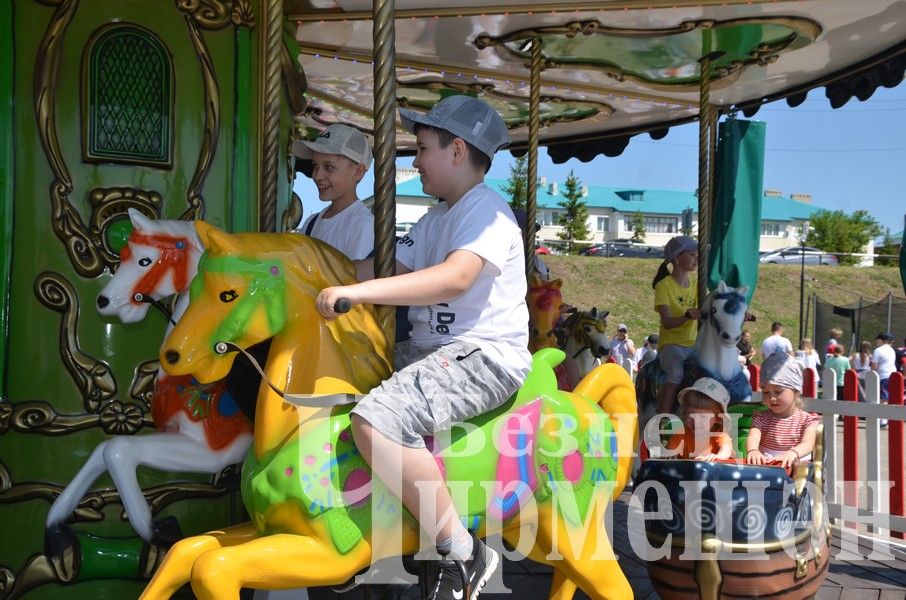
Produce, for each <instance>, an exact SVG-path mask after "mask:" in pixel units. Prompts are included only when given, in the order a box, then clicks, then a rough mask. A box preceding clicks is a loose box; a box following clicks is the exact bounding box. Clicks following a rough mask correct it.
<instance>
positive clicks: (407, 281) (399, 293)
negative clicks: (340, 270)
mask: <svg viewBox="0 0 906 600" xmlns="http://www.w3.org/2000/svg"><path fill="white" fill-rule="evenodd" d="M484 264H485V260H484V259H483V258H481V257H480V256H478V255H477V254H475V253H474V252H470V251H468V250H454V251H453V252H451V253H450V254H448V255H447V258H445V259H444V262H442V263H440V264H439V265H435V266H433V267H429V268H427V269H423V270H421V271H415V272H410V273H404V274H401V275H396V276H394V277H383V278H379V279H371V280H368V281H363V282H361V283H357V284H355V285H345V286H339V287H329V288H324V289H323V290H321V293H320V294H318V300H317V302H316V304H317V307H318V312H320V313H321V314H322V315H323V316H324V317H326V318H328V319H331V318H334V317H336V316H337V313H336V312H335V311H334V304H335V303H336V301H337V300H339V299H341V298H345V299H347V300H349V302H350V303H351V304H352V305H353V306H354V305H356V304H390V305H395V306H427V305H429V304H437V303H440V302H446V301H448V300H452V299H453V298H456V297H457V296H461V295H462V294H463V293H464V292H466V291H467V290H468V289H469V288H470V287H472V284H474V283H475V280H476V279H478V275H479V274H480V273H481V269H482V268H483V267H484ZM372 268H373V267H372Z"/></svg>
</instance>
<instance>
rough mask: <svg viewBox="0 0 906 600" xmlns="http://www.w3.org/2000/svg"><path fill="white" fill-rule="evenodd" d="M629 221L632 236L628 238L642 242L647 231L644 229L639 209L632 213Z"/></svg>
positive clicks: (643, 219)
mask: <svg viewBox="0 0 906 600" xmlns="http://www.w3.org/2000/svg"><path fill="white" fill-rule="evenodd" d="M630 223H631V225H632V237H631V238H629V239H630V240H632V241H633V242H644V241H645V234H646V233H648V232H647V231H645V218H644V217H642V213H641V211H636V212H635V214H634V215H632V221H630Z"/></svg>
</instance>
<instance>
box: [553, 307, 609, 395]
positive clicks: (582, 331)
mask: <svg viewBox="0 0 906 600" xmlns="http://www.w3.org/2000/svg"><path fill="white" fill-rule="evenodd" d="M609 314H610V313H609V312H608V311H606V310H605V311H600V312H598V309H597V308H595V307H592V309H591V310H582V311H580V310H575V309H573V310H571V311H570V312H569V313H568V316H567V317H566V319H564V321H563V323H562V324H561V325H560V326H559V330H560V335H559V336H558V337H560V338H561V339H562V343H561V344H560V346H561V348H563V351H564V352H566V360H565V361H564V362H563V366H564V371H565V373H566V381H567V382H568V383H567V385H569V386H570V387H569V388H567V389H572V388H573V387H575V385H576V383H578V382H579V381H581V380H582V378H583V377H585V376H586V375H587V374H588V373H590V372H591V371H592V369H594V368H595V367H596V366H598V365H600V364H601V360H602V359H606V357H607V356H608V355H609V354H610V340H609V339H608V337H607V333H606V330H607V315H609ZM561 389H562V388H561Z"/></svg>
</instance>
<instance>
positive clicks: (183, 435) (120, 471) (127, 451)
mask: <svg viewBox="0 0 906 600" xmlns="http://www.w3.org/2000/svg"><path fill="white" fill-rule="evenodd" d="M129 218H130V219H131V221H132V225H133V230H132V233H131V235H130V236H129V239H128V241H127V244H126V246H125V247H124V248H123V250H122V251H121V253H120V266H119V268H118V269H117V271H116V274H115V275H114V276H113V278H112V279H111V280H110V281H109V282H108V283H107V285H106V286H104V289H103V290H101V293H100V294H99V295H98V298H97V305H98V311H99V312H100V313H101V314H102V315H108V316H113V315H115V316H117V317H119V319H120V320H122V321H123V322H124V323H134V322H136V321H140V320H142V319H144V317H145V315H146V314H147V312H148V306H149V304H151V303H156V302H159V301H160V299H161V298H165V297H167V296H172V295H174V294H178V295H179V296H178V298H177V300H176V307H175V311H174V313H173V316H172V319H173V320H174V321H178V320H179V318H180V317H181V315H182V313H183V312H184V311H185V309H186V306H188V302H189V299H188V294H187V293H185V292H187V290H188V288H189V282H190V281H191V280H192V278H193V277H194V276H195V273H196V271H197V269H198V260H199V258H200V256H201V254H202V252H203V251H204V248H203V246H202V245H201V241H200V240H199V238H198V235H197V233H196V232H195V227H194V225H193V224H192V223H191V222H189V221H154V220H151V219H149V218H147V217H145V216H143V215H142V214H141V213H139V212H138V211H136V210H134V209H130V210H129ZM171 329H172V327H168V331H170V330H171ZM151 415H152V418H153V420H154V424H155V426H156V427H157V430H158V432H157V433H151V434H143V435H132V436H117V437H112V438H110V439H108V440H105V441H103V442H101V443H100V444H98V446H97V447H96V448H95V449H94V451H93V452H92V453H91V456H90V457H89V458H88V461H87V462H86V463H85V465H84V466H83V467H82V468H81V469H80V470H79V472H78V473H77V474H76V476H75V477H73V479H72V481H70V482H69V485H67V486H66V488H65V489H64V490H63V492H62V493H61V494H60V496H59V497H58V498H57V499H56V500H55V501H54V503H53V505H52V506H51V507H50V512H49V514H48V516H47V522H46V527H47V531H48V536H49V537H50V538H53V536H54V535H55V532H61V529H62V528H63V527H64V526H63V523H64V521H65V520H66V519H67V518H68V517H69V515H71V514H72V512H73V511H74V510H75V508H76V506H77V505H78V503H79V501H80V500H81V499H82V497H83V496H84V495H85V493H86V492H87V491H88V489H89V487H90V486H91V484H92V483H94V481H95V480H96V479H97V478H98V477H99V476H100V475H101V474H103V473H104V472H105V471H106V472H107V473H109V474H110V477H111V479H113V483H114V485H115V486H116V489H117V492H119V495H120V498H121V499H122V503H123V507H124V508H125V509H126V514H127V516H128V518H129V523H130V524H131V525H132V528H133V529H135V531H136V532H137V533H138V534H139V536H141V538H142V539H144V540H145V541H147V542H154V543H157V544H160V545H164V546H169V545H170V544H172V543H173V542H175V541H176V539H179V538H180V537H182V536H181V534H180V531H179V526H178V523H176V522H175V519H172V518H170V519H169V520H163V521H161V522H160V523H155V522H152V519H151V509H150V508H149V506H148V503H147V501H146V500H145V496H144V494H143V493H142V489H141V486H140V485H139V483H138V480H137V478H136V473H135V471H136V469H137V468H138V467H139V465H143V466H147V467H151V468H154V469H158V470H162V471H175V472H188V473H211V474H217V473H219V472H221V471H222V470H223V469H224V468H226V467H228V466H230V465H233V464H236V463H239V462H242V460H243V459H244V458H245V455H246V453H247V451H248V447H249V444H250V443H251V424H250V423H249V421H248V419H246V418H245V416H244V415H243V414H242V413H241V412H240V411H239V408H238V406H237V405H236V403H235V402H234V401H233V399H232V397H231V396H230V395H229V394H228V393H226V391H225V389H224V385H223V383H222V382H219V381H218V382H214V383H212V384H206V385H202V384H199V383H198V382H197V381H195V380H194V379H192V378H191V376H189V375H183V376H169V375H165V374H162V373H159V374H158V377H157V381H156V384H155V387H154V391H153V394H152V398H151ZM61 535H63V536H64V537H65V536H66V532H65V531H62V532H61ZM70 539H71V538H70ZM50 545H51V546H53V545H55V543H54V542H50ZM56 545H59V543H56Z"/></svg>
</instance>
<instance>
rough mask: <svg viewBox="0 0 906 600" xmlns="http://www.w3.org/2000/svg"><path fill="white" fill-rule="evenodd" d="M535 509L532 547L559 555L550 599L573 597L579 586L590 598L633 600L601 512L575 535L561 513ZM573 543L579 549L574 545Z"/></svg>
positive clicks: (602, 505)
mask: <svg viewBox="0 0 906 600" xmlns="http://www.w3.org/2000/svg"><path fill="white" fill-rule="evenodd" d="M604 506H605V504H604V503H601V504H600V507H601V508H602V509H603V508H604ZM538 508H539V510H538V533H537V535H538V537H537V541H536V542H535V546H536V548H538V549H544V550H545V551H548V552H554V553H555V554H559V555H560V556H562V558H560V559H559V560H557V561H555V562H554V579H553V581H552V583H551V591H550V598H557V599H558V600H566V599H568V598H572V595H573V593H574V592H575V590H576V587H579V588H581V589H582V591H583V592H585V593H586V594H588V596H589V597H590V598H592V599H596V598H597V599H600V600H631V599H632V597H633V594H632V587H630V585H629V580H627V579H626V576H625V575H624V574H623V571H622V570H621V569H620V565H619V563H617V558H616V555H615V554H614V552H613V547H612V546H611V545H610V539H609V538H608V537H607V531H606V529H605V527H604V522H605V521H604V515H602V514H592V515H590V516H589V519H588V521H589V522H588V527H587V529H586V530H585V531H583V532H578V535H577V532H576V531H570V528H569V526H568V525H567V524H566V523H564V521H563V518H562V516H561V515H557V514H554V513H553V511H552V506H550V505H543V506H539V507H538ZM573 542H575V545H576V546H578V548H573ZM549 548H552V549H553V550H548V549H549ZM548 562H550V561H548Z"/></svg>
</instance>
